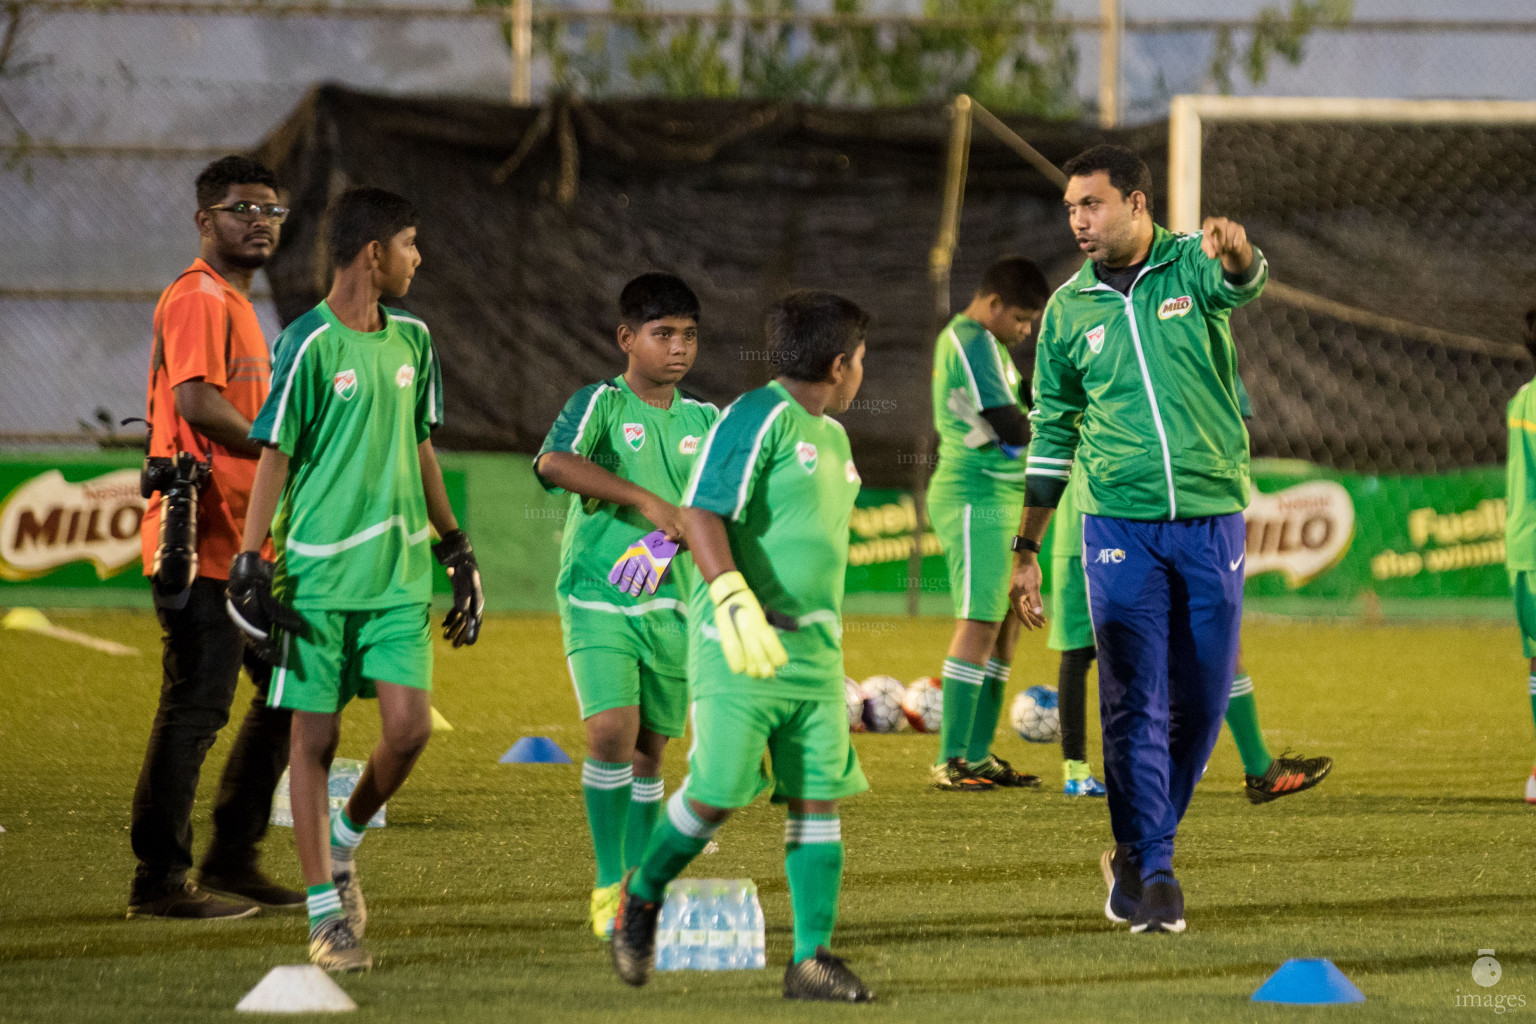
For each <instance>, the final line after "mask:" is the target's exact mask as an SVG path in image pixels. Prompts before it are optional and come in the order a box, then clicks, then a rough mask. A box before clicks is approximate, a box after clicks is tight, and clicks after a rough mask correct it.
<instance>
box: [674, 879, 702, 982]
mask: <svg viewBox="0 0 1536 1024" xmlns="http://www.w3.org/2000/svg"><path fill="white" fill-rule="evenodd" d="M677 932H678V959H677V967H678V969H679V970H684V971H698V970H703V969H704V957H705V953H706V952H707V949H708V944H709V918H708V917H707V916H706V915H705V908H704V899H703V893H702V892H701V891H700V889H699V886H698V884H697V883H694V884H691V885H689V886H687V887H686V888H685V889H684V890H683V905H682V906H681V907H680V908H679V909H678V928H677Z"/></svg>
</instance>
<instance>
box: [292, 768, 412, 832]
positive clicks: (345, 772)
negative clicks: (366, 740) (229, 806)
mask: <svg viewBox="0 0 1536 1024" xmlns="http://www.w3.org/2000/svg"><path fill="white" fill-rule="evenodd" d="M362 775H363V762H362V761H357V760H354V759H352V758H349V757H338V758H336V759H335V760H334V761H332V762H331V774H330V776H329V777H328V778H327V779H326V798H327V802H328V803H329V804H330V807H331V810H333V811H335V810H340V809H341V808H343V807H345V806H346V805H347V800H348V799H349V798H350V797H351V796H352V791H353V790H354V789H356V788H357V780H358V779H360V778H362ZM384 811H385V808H383V807H380V808H379V810H378V813H377V814H375V815H374V816H373V817H372V818H371V819H369V821H368V827H369V828H383V827H384ZM271 820H272V824H274V825H278V826H280V827H282V828H292V827H293V798H292V796H291V794H290V792H289V788H288V769H286V768H285V769H283V777H282V778H281V779H279V780H278V782H277V789H276V790H275V791H274V792H273V794H272V819H271Z"/></svg>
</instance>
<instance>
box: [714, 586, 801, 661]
mask: <svg viewBox="0 0 1536 1024" xmlns="http://www.w3.org/2000/svg"><path fill="white" fill-rule="evenodd" d="M709 596H710V598H711V599H712V600H713V601H714V602H715V628H716V629H718V630H719V631H720V650H721V651H723V652H724V654H725V663H726V664H727V665H729V666H730V668H731V671H732V672H736V673H738V674H743V675H749V676H751V677H752V678H753V679H767V678H769V677H770V676H772V675H773V673H774V671H775V670H776V669H778V667H779V666H780V665H783V664H784V663H785V662H787V661H789V655H788V654H785V653H784V645H783V644H781V643H779V634H778V633H777V632H775V631H774V628H773V627H772V626H770V625H769V624H768V619H767V617H766V616H764V615H763V607H762V605H760V604H758V603H757V595H756V594H753V593H752V588H750V587H748V586H747V581H746V580H745V579H744V578H743V577H742V575H741V573H739V572H723V573H721V574H720V575H719V576H716V577H715V581H714V582H713V583H711V584H710V585H709Z"/></svg>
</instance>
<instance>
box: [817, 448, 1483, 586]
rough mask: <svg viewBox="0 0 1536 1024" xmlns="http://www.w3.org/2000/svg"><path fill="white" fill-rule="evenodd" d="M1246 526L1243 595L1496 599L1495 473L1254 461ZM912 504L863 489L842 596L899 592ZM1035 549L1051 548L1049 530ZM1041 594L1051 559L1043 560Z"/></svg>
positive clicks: (942, 581) (932, 559)
mask: <svg viewBox="0 0 1536 1024" xmlns="http://www.w3.org/2000/svg"><path fill="white" fill-rule="evenodd" d="M1253 480H1254V489H1253V500H1252V502H1251V504H1250V505H1249V508H1248V510H1247V512H1246V513H1245V516H1244V518H1245V519H1246V520H1247V528H1248V543H1247V553H1246V556H1245V557H1246V559H1247V567H1246V574H1247V579H1248V583H1247V593H1248V594H1249V595H1250V596H1253V597H1280V596H1297V597H1311V598H1325V599H1333V600H1337V601H1339V602H1340V603H1341V604H1344V603H1347V602H1352V601H1356V600H1358V599H1359V598H1361V597H1362V596H1363V595H1366V594H1368V593H1369V594H1374V595H1375V596H1377V597H1381V598H1415V597H1426V598H1463V597H1472V598H1489V597H1503V596H1505V595H1506V594H1507V593H1508V589H1509V583H1508V579H1507V578H1506V576H1505V572H1504V470H1503V468H1502V467H1497V466H1495V467H1486V468H1481V469H1469V470H1464V471H1461V472H1456V473H1443V474H1439V475H1435V476H1362V475H1358V474H1348V473H1335V472H1332V471H1329V470H1325V469H1321V468H1319V467H1317V466H1313V465H1310V464H1308V463H1304V462H1291V461H1282V460H1263V459H1261V460H1256V461H1255V462H1254V467H1253ZM915 515H916V506H915V503H914V502H913V500H912V497H911V495H910V494H908V493H907V492H905V491H896V490H879V489H873V488H866V489H865V490H863V491H861V492H860V494H859V500H858V507H857V508H855V509H854V512H853V519H852V521H851V524H850V536H849V551H848V585H847V589H848V592H849V593H858V592H868V591H887V592H897V591H901V590H903V589H905V587H906V586H907V584H908V582H909V580H908V576H909V573H908V568H907V567H908V555H909V553H910V551H911V544H912V525H913V521H914V518H915ZM924 525H925V527H926V529H925V530H924V532H923V536H922V545H923V548H922V550H923V556H924V557H923V563H922V568H923V571H922V577H921V579H920V580H919V581H918V585H919V587H920V588H921V590H922V591H924V592H927V593H943V592H946V591H947V590H948V582H947V578H946V575H945V569H944V559H943V556H942V553H941V552H940V549H939V543H938V538H937V537H936V536H934V534H933V532H932V528H931V526H928V524H926V523H925V524H924ZM1045 550H1046V551H1047V552H1048V551H1050V535H1049V533H1047V537H1046V546H1045ZM1041 565H1042V568H1043V569H1044V571H1045V573H1046V576H1047V579H1046V581H1045V583H1046V587H1047V589H1048V588H1049V586H1050V579H1049V572H1050V560H1049V559H1048V558H1046V559H1042V560H1041Z"/></svg>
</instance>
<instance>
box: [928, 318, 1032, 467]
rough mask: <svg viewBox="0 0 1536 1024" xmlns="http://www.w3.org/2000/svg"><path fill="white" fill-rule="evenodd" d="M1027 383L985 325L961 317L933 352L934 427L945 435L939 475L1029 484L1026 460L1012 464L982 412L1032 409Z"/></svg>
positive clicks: (951, 325) (954, 322)
mask: <svg viewBox="0 0 1536 1024" xmlns="http://www.w3.org/2000/svg"><path fill="white" fill-rule="evenodd" d="M1022 379H1023V378H1021V377H1020V376H1019V370H1018V367H1016V366H1014V364H1013V357H1012V356H1010V355H1009V354H1008V349H1007V348H1005V347H1004V346H1003V343H1002V342H1000V341H998V340H997V339H996V338H995V337H993V336H992V332H991V331H988V330H987V329H986V328H985V327H983V326H981V324H979V323H977V322H976V321H975V320H972V319H971V318H970V317H968V316H964V315H959V316H956V317H955V318H954V319H953V320H951V321H950V322H949V325H948V326H947V327H945V328H944V331H943V333H941V334H940V335H939V340H938V342H937V343H936V344H935V345H934V349H933V426H934V429H935V430H936V431H937V432H938V435H939V468H938V469H937V470H936V471H935V472H936V474H937V475H946V474H948V475H955V474H984V475H986V476H988V477H991V478H992V479H995V480H1007V481H1018V482H1021V483H1022V481H1023V480H1024V462H1023V460H1022V459H1010V458H1009V457H1008V456H1006V455H1004V454H1003V450H1002V449H1001V448H999V447H998V446H997V442H995V441H993V440H992V439H991V435H990V434H989V433H987V432H986V429H985V427H984V426H983V424H985V422H986V421H985V420H983V419H982V418H981V410H983V409H996V408H999V407H1001V406H1013V407H1015V408H1017V409H1018V410H1019V411H1020V412H1022V413H1028V412H1029V410H1028V408H1027V407H1026V406H1025V405H1024V401H1023V399H1022V397H1021V396H1020V394H1019V385H1020V382H1021V381H1022Z"/></svg>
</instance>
